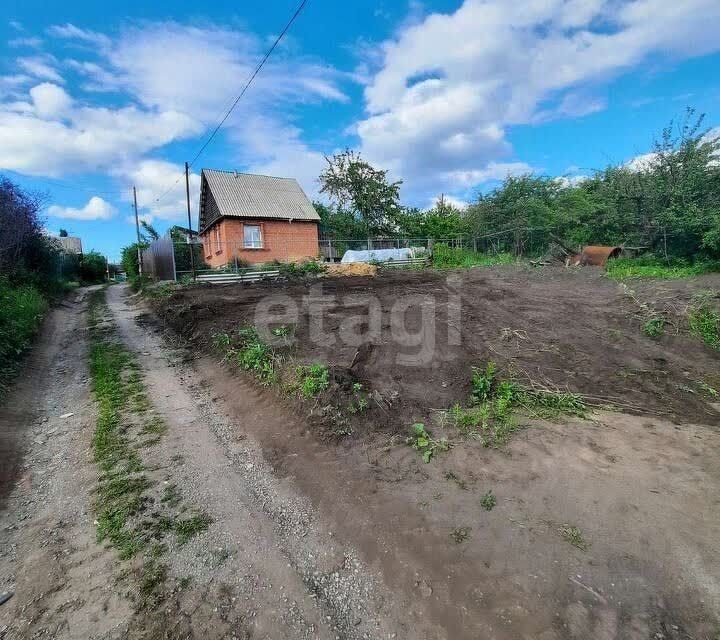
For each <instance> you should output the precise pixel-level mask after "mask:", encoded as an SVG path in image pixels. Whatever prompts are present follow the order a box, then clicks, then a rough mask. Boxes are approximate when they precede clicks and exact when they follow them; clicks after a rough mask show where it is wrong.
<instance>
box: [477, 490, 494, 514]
mask: <svg viewBox="0 0 720 640" xmlns="http://www.w3.org/2000/svg"><path fill="white" fill-rule="evenodd" d="M496 504H497V498H496V497H495V495H494V494H493V492H492V489H491V490H489V491H488V492H487V493H484V494H483V496H482V498H480V506H481V507H482V508H483V509H485V511H492V510H493V507H494V506H495V505H496Z"/></svg>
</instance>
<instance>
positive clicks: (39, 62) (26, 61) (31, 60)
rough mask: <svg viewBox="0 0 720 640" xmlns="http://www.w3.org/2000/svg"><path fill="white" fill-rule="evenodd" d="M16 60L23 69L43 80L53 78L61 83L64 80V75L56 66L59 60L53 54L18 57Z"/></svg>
mask: <svg viewBox="0 0 720 640" xmlns="http://www.w3.org/2000/svg"><path fill="white" fill-rule="evenodd" d="M16 62H17V64H18V66H19V67H20V68H21V69H22V70H23V71H25V72H26V73H28V74H30V75H31V76H34V77H36V78H41V79H42V80H52V81H53V82H57V83H59V84H62V83H63V82H64V80H63V78H62V76H61V75H60V74H59V73H58V72H57V70H56V69H55V67H54V65H55V64H56V62H57V61H56V60H55V59H54V58H53V57H52V56H32V57H28V58H18V59H17V61H16Z"/></svg>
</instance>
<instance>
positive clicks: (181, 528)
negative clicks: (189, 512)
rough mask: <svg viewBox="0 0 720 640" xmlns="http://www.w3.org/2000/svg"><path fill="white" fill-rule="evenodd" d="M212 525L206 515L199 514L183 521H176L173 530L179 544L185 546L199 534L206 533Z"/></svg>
mask: <svg viewBox="0 0 720 640" xmlns="http://www.w3.org/2000/svg"><path fill="white" fill-rule="evenodd" d="M211 524H212V518H211V517H210V516H208V515H207V514H204V513H200V514H197V515H194V516H191V517H190V518H185V519H184V520H177V521H176V522H175V523H174V524H173V530H174V531H175V535H176V536H177V540H178V543H179V544H185V543H186V542H188V541H189V540H191V539H192V538H194V537H195V536H196V535H198V534H199V533H202V532H203V531H206V530H207V528H208V527H209V526H210V525H211Z"/></svg>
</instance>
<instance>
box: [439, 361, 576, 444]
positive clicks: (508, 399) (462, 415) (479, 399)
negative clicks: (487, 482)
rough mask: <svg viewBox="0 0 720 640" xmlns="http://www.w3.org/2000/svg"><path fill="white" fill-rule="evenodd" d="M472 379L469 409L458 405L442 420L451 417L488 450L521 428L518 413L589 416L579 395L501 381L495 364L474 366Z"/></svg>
mask: <svg viewBox="0 0 720 640" xmlns="http://www.w3.org/2000/svg"><path fill="white" fill-rule="evenodd" d="M471 376H472V377H471V387H472V388H471V392H470V406H468V407H463V406H462V405H460V404H459V403H457V404H455V405H454V406H453V407H451V408H450V409H449V410H448V411H445V412H443V414H442V417H443V421H444V420H445V419H446V418H448V417H449V419H450V421H451V422H452V424H453V425H454V426H455V428H456V429H457V430H458V431H459V432H460V433H461V434H462V435H463V436H465V437H466V438H472V439H476V440H480V441H481V442H482V443H483V445H484V446H486V447H491V446H502V445H504V444H506V443H507V442H509V441H510V439H511V438H512V436H513V434H514V433H515V432H517V431H518V430H519V429H521V428H522V425H520V424H519V423H518V421H517V418H516V413H517V411H519V410H522V411H524V412H525V413H528V414H530V415H531V416H533V417H536V418H544V419H556V418H559V417H560V416H563V415H575V416H579V417H583V416H585V415H586V414H587V406H586V404H585V402H584V400H583V399H582V397H581V396H579V395H578V394H574V393H568V392H562V391H549V390H538V389H529V388H526V387H524V386H522V385H520V384H519V383H517V382H515V381H512V380H500V379H498V377H497V373H496V367H495V363H493V362H488V363H487V364H486V365H485V367H473V369H472V374H471Z"/></svg>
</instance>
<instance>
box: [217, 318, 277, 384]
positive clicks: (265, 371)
mask: <svg viewBox="0 0 720 640" xmlns="http://www.w3.org/2000/svg"><path fill="white" fill-rule="evenodd" d="M237 334H238V339H239V346H238V348H237V349H236V350H234V351H233V352H232V353H234V355H235V359H236V361H237V363H238V364H239V365H240V367H241V368H243V369H245V370H246V371H251V372H252V373H253V374H254V375H255V377H256V378H257V379H258V380H259V381H260V384H262V385H263V386H270V385H271V384H274V383H276V382H277V380H278V373H277V369H276V365H277V359H278V358H277V356H276V354H275V352H274V351H273V349H272V347H270V346H268V345H267V344H265V343H264V342H263V341H262V340H261V339H260V337H259V336H258V334H257V331H256V330H255V328H254V327H244V328H242V329H240V330H238V332H237ZM228 353H230V352H228Z"/></svg>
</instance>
